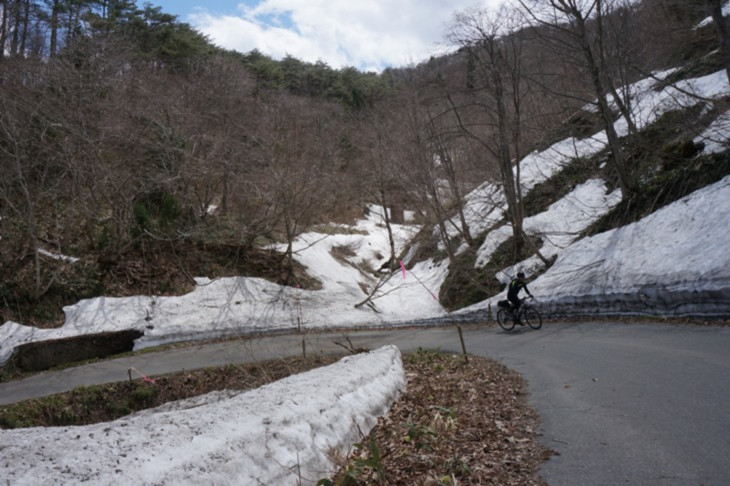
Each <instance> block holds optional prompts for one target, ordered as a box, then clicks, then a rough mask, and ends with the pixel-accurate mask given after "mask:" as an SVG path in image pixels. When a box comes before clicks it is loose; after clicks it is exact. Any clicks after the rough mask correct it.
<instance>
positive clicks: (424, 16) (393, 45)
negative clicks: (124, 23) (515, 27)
mask: <svg viewBox="0 0 730 486" xmlns="http://www.w3.org/2000/svg"><path fill="white" fill-rule="evenodd" d="M499 1H500V0H486V1H483V2H482V3H484V4H495V3H499ZM474 3H475V2H474V1H473V0H458V1H454V2H443V1H442V0H426V1H420V2H417V1H416V0H395V1H393V0H349V1H347V2H345V1H338V2H333V1H331V0H329V1H328V0H311V1H307V2H305V1H302V0H263V1H261V2H258V3H257V4H256V5H255V6H253V7H249V6H246V5H244V4H240V5H239V11H240V12H241V13H240V15H238V16H232V15H226V16H221V15H214V14H212V13H210V12H208V11H206V10H199V11H197V12H196V13H194V14H192V15H191V16H190V17H189V19H188V21H189V22H190V23H191V24H192V25H194V26H195V27H196V28H198V29H199V30H200V31H202V32H203V33H205V34H207V35H208V36H209V37H210V38H211V39H212V41H213V42H214V43H216V44H217V45H220V46H222V47H225V48H227V49H234V50H237V51H241V52H249V51H251V50H252V49H258V50H259V51H261V52H263V53H264V54H267V55H269V56H272V57H274V58H275V59H281V58H282V57H284V56H286V55H287V54H290V55H292V56H294V57H296V58H298V59H301V60H303V61H307V62H316V61H319V60H321V61H324V62H326V63H327V64H329V65H330V66H332V67H333V68H342V67H346V66H355V67H357V68H358V69H361V70H372V71H381V70H382V69H384V68H386V67H388V66H393V67H397V66H404V65H409V64H412V63H418V62H421V61H423V60H426V59H428V58H429V57H430V56H431V55H437V54H441V53H444V52H445V51H446V50H447V49H446V46H445V45H444V37H445V31H446V26H447V24H448V22H449V21H450V20H451V19H452V16H453V13H454V12H455V11H457V10H461V9H464V8H466V7H469V6H470V5H473V4H474Z"/></svg>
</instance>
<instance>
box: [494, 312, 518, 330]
mask: <svg viewBox="0 0 730 486" xmlns="http://www.w3.org/2000/svg"><path fill="white" fill-rule="evenodd" d="M497 322H498V323H499V327H501V328H502V329H504V330H505V331H511V330H512V329H514V327H515V321H514V320H513V319H512V313H511V312H510V311H508V310H507V309H499V310H498V311H497Z"/></svg>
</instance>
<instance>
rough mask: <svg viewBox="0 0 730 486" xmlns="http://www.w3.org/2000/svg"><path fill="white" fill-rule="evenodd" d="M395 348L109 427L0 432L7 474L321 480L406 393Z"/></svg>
mask: <svg viewBox="0 0 730 486" xmlns="http://www.w3.org/2000/svg"><path fill="white" fill-rule="evenodd" d="M405 383H406V380H405V375H404V373H403V364H402V362H401V357H400V352H399V351H398V348H396V347H395V346H386V347H383V348H380V349H378V350H376V351H372V352H370V353H366V354H359V355H354V356H348V357H346V358H343V359H342V360H341V361H339V362H337V363H335V364H332V365H330V366H327V367H324V368H320V369H318V370H314V371H309V372H307V373H302V374H299V375H293V376H291V377H289V378H285V379H283V380H280V381H278V382H274V383H271V384H269V385H265V386H263V387H261V388H258V389H255V390H252V391H248V392H241V393H232V392H218V393H210V394H207V395H203V396H201V397H197V398H194V399H190V400H184V401H178V402H174V403H171V404H168V405H166V406H163V407H160V408H157V409H152V410H146V411H144V412H140V413H137V414H134V415H130V416H128V417H124V418H122V419H119V420H116V421H114V422H109V423H100V424H94V425H87V426H78V427H54V428H34V429H15V430H3V431H0V441H1V442H2V447H1V448H0V458H2V460H1V461H0V477H2V478H3V480H2V481H3V483H5V482H7V483H8V484H12V485H14V486H19V485H31V486H33V485H38V484H79V483H84V482H88V483H89V484H97V485H98V484H118V485H138V484H217V485H225V484H231V485H238V484H280V485H299V484H315V483H316V482H317V480H319V479H322V478H325V477H330V476H331V475H332V473H333V471H334V467H335V466H334V464H333V462H332V460H331V459H330V457H332V454H333V453H338V454H340V455H344V454H347V453H348V451H349V449H350V447H351V446H352V444H354V443H356V442H358V441H359V440H361V438H362V437H361V434H367V433H368V431H369V430H370V429H371V428H372V426H373V425H375V422H376V418H377V417H378V416H380V415H383V414H384V413H385V412H387V410H388V408H389V407H390V404H391V403H392V402H393V401H394V400H395V399H396V398H397V397H398V395H399V394H400V392H401V391H402V390H403V389H404V387H405Z"/></svg>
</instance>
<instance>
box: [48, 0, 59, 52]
mask: <svg viewBox="0 0 730 486" xmlns="http://www.w3.org/2000/svg"><path fill="white" fill-rule="evenodd" d="M49 49H50V53H49V55H50V57H51V58H54V57H56V51H57V50H58V0H53V7H52V10H51V43H50V46H49Z"/></svg>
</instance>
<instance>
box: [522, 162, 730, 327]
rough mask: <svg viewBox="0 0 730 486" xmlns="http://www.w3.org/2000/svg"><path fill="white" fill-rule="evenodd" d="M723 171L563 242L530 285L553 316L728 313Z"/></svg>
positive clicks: (728, 215) (729, 196) (728, 214)
mask: <svg viewBox="0 0 730 486" xmlns="http://www.w3.org/2000/svg"><path fill="white" fill-rule="evenodd" d="M728 201H730V176H727V177H725V178H724V179H722V180H721V181H719V182H716V183H715V184H712V185H710V186H707V187H705V188H703V189H701V190H698V191H696V192H694V193H692V194H690V195H689V196H687V197H684V198H682V199H680V200H679V201H676V202H674V203H673V204H670V205H669V206H666V207H664V208H662V209H660V210H658V211H656V212H655V213H652V214H650V215H649V216H647V217H645V218H643V219H642V220H640V221H637V222H636V223H633V224H630V225H627V226H624V227H621V228H617V229H614V230H611V231H607V232H605V233H601V234H598V235H595V236H593V237H590V238H585V239H583V240H580V241H578V242H576V243H575V244H573V245H571V246H570V247H568V248H567V249H566V250H564V251H563V252H562V253H560V255H559V256H558V259H557V261H556V262H555V264H554V265H553V266H552V267H551V268H550V270H548V271H547V272H546V273H545V274H544V275H542V276H541V277H540V278H538V279H537V280H536V281H535V282H533V283H532V284H531V285H530V288H531V290H532V292H533V293H535V294H536V295H539V296H543V298H541V305H542V306H543V307H544V308H545V309H546V310H547V311H548V313H550V314H553V315H570V314H585V313H586V311H588V310H590V313H591V314H598V315H600V314H612V315H616V314H626V315H632V314H653V315H665V316H683V315H694V316H706V317H713V316H727V315H728V313H730V251H728V249H727V236H728V235H727V230H728V227H730V204H728Z"/></svg>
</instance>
